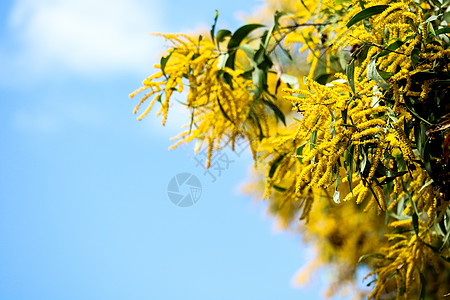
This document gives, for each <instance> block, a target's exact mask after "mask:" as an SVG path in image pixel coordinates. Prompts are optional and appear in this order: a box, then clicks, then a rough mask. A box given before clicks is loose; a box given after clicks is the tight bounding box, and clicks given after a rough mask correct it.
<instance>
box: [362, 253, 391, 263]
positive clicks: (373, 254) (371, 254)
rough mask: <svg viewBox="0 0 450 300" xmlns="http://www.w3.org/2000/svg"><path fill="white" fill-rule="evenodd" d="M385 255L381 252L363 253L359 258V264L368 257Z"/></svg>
mask: <svg viewBox="0 0 450 300" xmlns="http://www.w3.org/2000/svg"><path fill="white" fill-rule="evenodd" d="M384 257H385V256H384V255H383V254H381V253H369V254H365V255H362V256H361V257H360V258H359V259H358V264H360V263H362V262H363V261H365V260H367V259H368V258H377V259H383V258H384Z"/></svg>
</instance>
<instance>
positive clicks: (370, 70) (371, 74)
mask: <svg viewBox="0 0 450 300" xmlns="http://www.w3.org/2000/svg"><path fill="white" fill-rule="evenodd" d="M376 62H377V57H376V56H375V57H372V59H371V60H370V62H369V64H368V65H367V77H368V78H369V79H372V80H373V81H375V82H376V83H377V84H378V86H379V87H381V88H382V89H384V90H387V89H389V85H388V84H387V83H386V81H384V79H383V77H381V75H380V74H379V73H378V70H377V66H376Z"/></svg>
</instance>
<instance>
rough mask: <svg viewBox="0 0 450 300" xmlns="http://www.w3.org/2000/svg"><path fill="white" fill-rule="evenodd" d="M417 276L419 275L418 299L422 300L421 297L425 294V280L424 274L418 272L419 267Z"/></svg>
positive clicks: (423, 297)
mask: <svg viewBox="0 0 450 300" xmlns="http://www.w3.org/2000/svg"><path fill="white" fill-rule="evenodd" d="M419 277H420V287H421V288H420V298H419V299H420V300H423V299H425V295H426V290H425V287H426V282H425V276H423V274H422V272H420V269H419Z"/></svg>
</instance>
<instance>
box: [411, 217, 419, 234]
mask: <svg viewBox="0 0 450 300" xmlns="http://www.w3.org/2000/svg"><path fill="white" fill-rule="evenodd" d="M412 222H413V227H414V232H415V233H416V236H417V237H419V216H418V215H417V214H416V213H414V214H413V215H412Z"/></svg>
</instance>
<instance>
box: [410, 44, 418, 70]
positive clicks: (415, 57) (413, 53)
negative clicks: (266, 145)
mask: <svg viewBox="0 0 450 300" xmlns="http://www.w3.org/2000/svg"><path fill="white" fill-rule="evenodd" d="M419 54H420V49H419V48H414V49H413V50H412V51H411V62H412V64H413V66H416V65H417V64H418V63H419V61H420V55H419Z"/></svg>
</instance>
